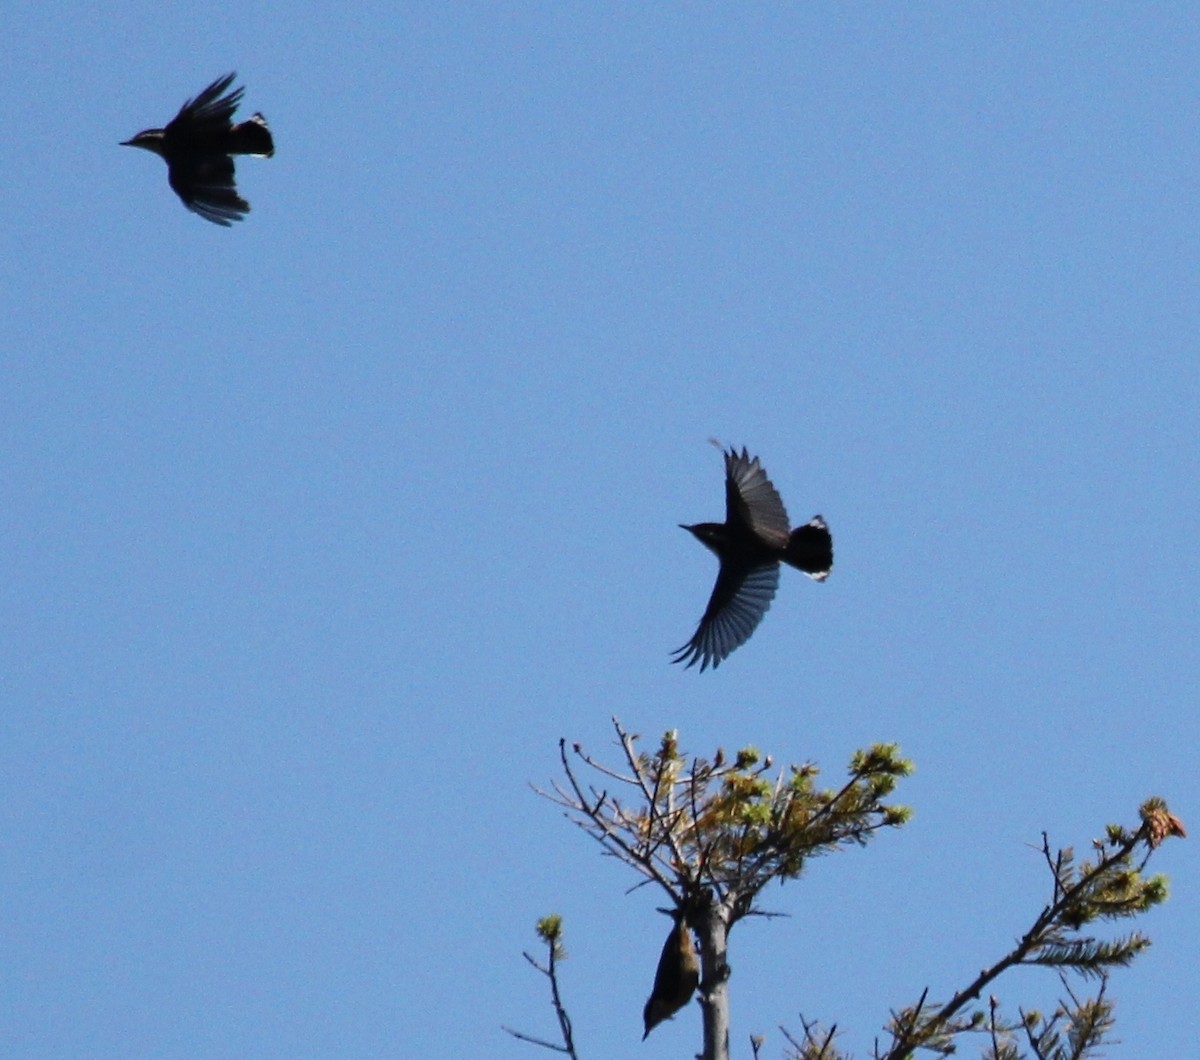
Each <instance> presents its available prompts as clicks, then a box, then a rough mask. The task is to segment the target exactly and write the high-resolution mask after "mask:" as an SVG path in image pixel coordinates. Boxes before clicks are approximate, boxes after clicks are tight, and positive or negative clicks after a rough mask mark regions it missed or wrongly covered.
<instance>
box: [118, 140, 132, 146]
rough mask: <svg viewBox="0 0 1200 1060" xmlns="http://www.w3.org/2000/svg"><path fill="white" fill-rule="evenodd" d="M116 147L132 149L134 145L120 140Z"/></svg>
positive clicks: (129, 141)
mask: <svg viewBox="0 0 1200 1060" xmlns="http://www.w3.org/2000/svg"><path fill="white" fill-rule="evenodd" d="M117 146H118V147H133V146H134V143H133V141H132V140H122V141H121V142H120V143H119V144H118V145H117Z"/></svg>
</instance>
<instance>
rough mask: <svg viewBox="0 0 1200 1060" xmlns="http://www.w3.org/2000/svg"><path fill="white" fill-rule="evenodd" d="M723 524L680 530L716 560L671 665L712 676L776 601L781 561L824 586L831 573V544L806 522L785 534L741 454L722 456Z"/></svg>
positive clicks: (782, 517)
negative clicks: (692, 626) (690, 629)
mask: <svg viewBox="0 0 1200 1060" xmlns="http://www.w3.org/2000/svg"><path fill="white" fill-rule="evenodd" d="M724 455H725V522H723V523H694V524H692V525H691V526H687V525H685V524H683V523H680V526H681V527H682V528H683V529H684V530H688V531H690V532H691V533H692V534H693V535H694V536H695V537H696V539H697V540H699V541H700V542H701V543H702V544H704V545H706V546H707V547H708V548H710V549H711V550H712V551H713V552H714V553H716V556H717V559H718V560H720V562H721V568H720V570H719V571H718V572H717V583H716V585H714V586H713V591H712V596H711V597H710V598H709V601H708V607H707V609H706V610H705V612H704V617H703V618H701V619H700V624H699V625H698V626H697V627H696V632H695V634H693V636H692V639H691V640H689V641H688V642H687V643H686V644H685V645H684V646H683V647H682V648H678V649H676V650H675V652H674V653H673V655H674V658H672V659H671V661H672V662H685V663H686V664H687V666H689V667H690V666H694V665H695V664H696V663H697V662H698V663H699V664H700V671H701V673H703V672H704V670H705V669H707V668H708V667H709V666H711V667H712V668H713V669H714V670H715V669H716V668H717V667H718V666H719V665H720V664H721V662H722V660H724V659H725V658H726V657H727V656H728V655H729V654H730V653H731V652H732V651H733V650H734V649H735V648H739V647H741V646H742V645H743V644H745V643H746V641H747V640H748V639H749V638H750V634H751V633H753V632H754V630H755V628H756V627H757V626H758V624H759V622H761V621H762V617H763V615H765V614H766V613H767V609H768V608H769V607H770V606H771V601H772V600H773V599H774V598H775V590H776V589H777V588H778V587H779V564H780V562H783V563H787V564H788V565H790V566H792V567H795V568H797V569H798V570H802V571H804V573H805V574H807V575H808V576H809V577H810V578H812V579H813V580H814V581H819V582H821V581H824V580H825V579H826V578H828V577H829V571H830V569H831V568H832V567H833V538H832V537H831V536H830V533H829V528H828V527H827V526H826V525H825V520H824V519H822V518H821V517H820V516H819V515H816V516H813V518H812V519H811V520H809V521H808V522H807V523H805V524H804V525H803V526H798V527H797V528H796V529H795V530H792V529H790V526H791V524H790V523H789V522H788V516H787V511H786V510H785V509H784V507H783V501H781V500H780V499H779V494H778V493H777V492H776V491H775V487H774V486H773V485H771V480H770V479H769V478H767V473H766V472H765V471H764V470H763V468H762V465H761V464H760V463H759V462H758V457H754V458H751V457H750V454H749V453H747V451H746V450H745V448H743V449H742V451H741V453H738V451H737V450H736V449H729V450H728V451H727V452H726V453H725V454H724Z"/></svg>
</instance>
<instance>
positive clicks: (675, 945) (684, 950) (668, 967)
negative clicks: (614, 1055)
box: [642, 912, 700, 1041]
mask: <svg viewBox="0 0 1200 1060" xmlns="http://www.w3.org/2000/svg"><path fill="white" fill-rule="evenodd" d="M672 916H674V918H675V926H674V927H672V928H671V933H670V934H669V935H668V936H667V941H666V942H664V943H663V948H662V954H661V955H660V956H659V958H658V970H657V971H656V972H655V973H654V989H653V990H652V991H651V992H650V997H649V999H648V1000H647V1001H646V1007H645V1008H644V1009H643V1010H642V1021H643V1022H644V1023H645V1025H646V1033H645V1034H643V1035H642V1041H645V1040H646V1038H647V1037H648V1036H649V1034H650V1032H651V1031H652V1030H653V1029H654V1028H655V1027H657V1026H658V1025H659V1024H660V1023H662V1021H663V1020H668V1019H670V1018H671V1017H672V1016H674V1015H675V1013H676V1012H678V1011H679V1010H680V1009H681V1008H683V1006H684V1005H686V1004H687V1003H688V1002H689V1001H691V999H692V994H693V993H694V992H695V989H696V986H697V984H698V983H699V982H700V963H699V961H697V960H696V948H695V946H694V945H693V943H692V932H691V929H690V928H689V927H688V924H687V918H686V917H685V916H684V915H683V913H681V912H675V913H673V914H672Z"/></svg>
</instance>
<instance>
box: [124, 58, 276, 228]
mask: <svg viewBox="0 0 1200 1060" xmlns="http://www.w3.org/2000/svg"><path fill="white" fill-rule="evenodd" d="M236 76H237V75H236V74H226V75H225V76H224V77H221V78H218V79H217V80H216V81H214V82H213V83H212V84H211V85H209V86H208V88H206V89H205V90H204V91H203V92H201V93H200V95H198V96H197V97H196V98H195V99H189V100H188V101H187V102H186V103H185V104H184V105H183V107H182V108H181V109H180V111H179V113H178V114H176V115H175V117H174V118H173V119H172V120H171V122H170V124H168V125H167V127H166V128H165V129H143V130H142V131H141V132H140V133H138V134H137V135H136V136H135V137H133V138H132V139H130V140H124V141H122V146H124V147H141V148H143V149H145V150H147V151H152V152H153V153H154V154H156V155H159V156H160V157H161V158H163V159H164V160H165V161H166V163H167V180H168V182H169V183H170V185H171V187H172V189H174V191H175V194H176V195H178V196H179V197H180V198H181V199H182V200H183V204H184V206H186V207H187V208H188V209H189V210H192V211H194V212H195V213H198V214H199V215H200V216H201V217H203V218H204V219H205V220H206V221H212V223H213V224H218V225H225V226H226V227H228V226H229V225H230V224H231V223H232V222H234V221H240V220H241V219H242V218H243V217H245V216H246V214H247V213H248V212H249V210H250V204H249V203H248V202H247V201H246V200H245V199H243V198H242V197H241V196H240V195H238V193H237V188H236V187H235V186H234V179H233V177H234V172H233V157H232V156H233V155H260V156H262V157H264V158H270V157H271V155H273V154H274V153H275V142H274V140H272V138H271V130H270V129H269V128H267V119H266V118H264V117H263V116H262V115H261V114H252V115H250V117H249V118H247V119H246V120H245V121H244V122H240V123H239V124H237V125H234V124H233V112H234V111H235V110H237V108H238V104H239V103H241V101H242V93H243V92H244V91H245V89H244V88H238V89H235V90H234V91H232V92H229V94H228V95H226V94H225V93H226V91H227V90H228V89H229V86H230V85H231V84H233V79H234V78H235V77H236Z"/></svg>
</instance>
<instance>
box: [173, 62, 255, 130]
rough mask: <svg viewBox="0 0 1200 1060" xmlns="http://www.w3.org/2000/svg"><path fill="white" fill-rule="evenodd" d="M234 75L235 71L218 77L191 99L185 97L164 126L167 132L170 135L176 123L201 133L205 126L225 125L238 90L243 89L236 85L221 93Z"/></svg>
mask: <svg viewBox="0 0 1200 1060" xmlns="http://www.w3.org/2000/svg"><path fill="white" fill-rule="evenodd" d="M235 77H237V74H226V75H225V76H224V77H218V78H217V79H216V80H215V81H214V82H213V83H212V84H211V85H209V86H208V88H206V89H205V90H204V91H203V92H201V93H200V95H198V96H197V97H196V98H195V99H189V100H188V101H187V102H186V103H185V104H184V105H183V106H182V107H180V108H179V113H178V114H176V115H175V117H174V118H172V119H171V123H170V124H169V125H168V126H167V128H166V132H167V134H168V135H170V134H171V133H172V132H174V131H175V130H177V129H179V128H180V126H187V127H188V130H189V132H191V133H192V134H193V135H195V134H197V133H199V134H200V135H203V134H204V133H205V132H207V131H208V130H209V129H212V130H224V129H227V128H228V127H229V123H230V122H231V121H232V120H233V112H234V111H235V110H237V109H238V104H239V103H241V102H242V93H243V92H245V91H246V90H245V88H237V89H234V90H233V91H232V92H230V93H229V95H227V96H226V95H225V91H226V90H227V89H228V88H229V86H230V85H232V84H233V79H234V78H235Z"/></svg>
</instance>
